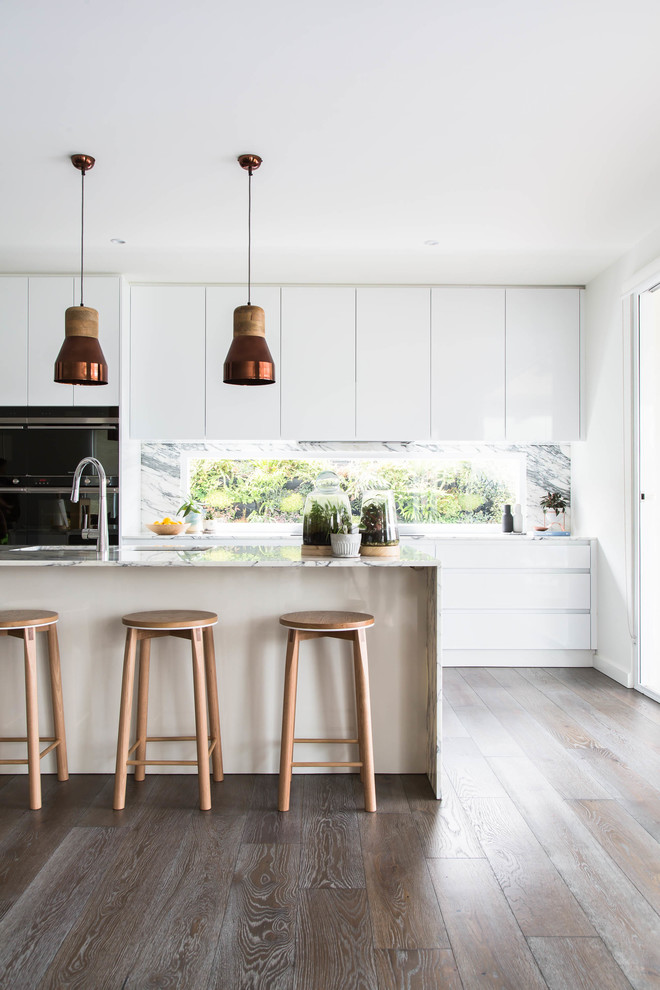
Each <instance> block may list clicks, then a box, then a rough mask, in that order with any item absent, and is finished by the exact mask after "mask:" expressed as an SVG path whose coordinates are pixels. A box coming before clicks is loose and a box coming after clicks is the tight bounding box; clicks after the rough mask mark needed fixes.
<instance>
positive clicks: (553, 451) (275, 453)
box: [140, 440, 571, 529]
mask: <svg viewBox="0 0 660 990" xmlns="http://www.w3.org/2000/svg"><path fill="white" fill-rule="evenodd" d="M511 454H518V455H520V456H521V457H524V460H525V469H526V490H527V494H526V505H525V506H523V509H524V510H525V515H526V522H527V526H528V528H531V527H533V526H534V525H538V524H539V523H540V522H541V520H542V518H543V513H542V511H541V509H540V507H539V500H540V499H541V497H542V496H543V495H544V494H545V493H546V492H547V491H549V490H550V491H559V492H561V493H562V494H563V495H564V496H566V498H567V500H568V502H569V503H570V496H571V446H570V444H551V443H547V444H539V443H537V444H535V443H501V444H495V443H490V444H488V443H460V444H458V443H456V444H446V443H431V442H428V443H415V442H409V443H406V442H398V441H397V442H373V441H372V442H364V441H356V440H353V441H337V442H332V443H330V442H325V441H311V440H310V441H299V442H294V441H267V442H266V441H264V442H261V443H257V442H251V443H248V442H215V443H213V442H206V443H201V442H200V443H183V442H173V443H164V442H143V443H142V444H141V471H140V518H141V521H142V525H143V526H144V525H145V524H146V523H148V522H152V521H153V520H154V519H159V518H160V517H161V515H162V514H163V512H164V511H166V510H168V507H169V509H170V510H171V507H173V506H174V507H178V505H180V503H181V501H182V499H183V496H184V495H185V493H186V491H187V486H188V480H187V476H186V471H187V460H188V458H189V457H209V458H216V459H218V460H221V459H230V460H233V459H240V458H249V459H258V458H261V459H264V458H301V457H314V458H318V457H329V458H332V457H343V458H346V457H352V458H353V457H354V458H357V457H364V458H373V457H382V458H388V459H393V458H398V457H401V458H429V457H431V458H432V457H438V458H440V457H442V458H454V459H465V458H471V457H484V456H489V457H493V456H495V457H497V456H503V455H504V456H506V455H509V456H510V455H511ZM421 528H422V527H421V526H420V529H421ZM466 529H469V527H467V526H466Z"/></svg>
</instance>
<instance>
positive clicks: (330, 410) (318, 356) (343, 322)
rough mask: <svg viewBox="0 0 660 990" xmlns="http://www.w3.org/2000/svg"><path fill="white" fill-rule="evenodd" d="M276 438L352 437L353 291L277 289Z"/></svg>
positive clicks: (353, 389)
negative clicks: (278, 373)
mask: <svg viewBox="0 0 660 990" xmlns="http://www.w3.org/2000/svg"><path fill="white" fill-rule="evenodd" d="M281 380H282V436H283V437H284V438H285V439H287V440H353V439H354V438H355V289H343V288H318V289H317V288H284V289H282V370H281Z"/></svg>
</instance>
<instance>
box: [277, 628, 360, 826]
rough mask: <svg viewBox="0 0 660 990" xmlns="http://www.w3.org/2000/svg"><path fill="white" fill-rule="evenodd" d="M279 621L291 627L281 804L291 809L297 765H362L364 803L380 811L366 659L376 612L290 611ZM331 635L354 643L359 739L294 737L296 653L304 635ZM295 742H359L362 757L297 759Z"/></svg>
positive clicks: (287, 653) (286, 683) (282, 756)
mask: <svg viewBox="0 0 660 990" xmlns="http://www.w3.org/2000/svg"><path fill="white" fill-rule="evenodd" d="M280 624H281V625H283V626H286V627H287V628H288V630H289V636H288V642H287V651H286V673H285V676H284V704H283V710H282V749H281V754H280V784H279V799H278V808H279V810H280V811H288V810H289V797H290V793H291V772H292V768H293V767H360V777H361V779H362V784H363V786H364V806H365V809H366V810H367V811H375V810H376V784H375V780H374V754H373V743H372V739H371V703H370V700H369V666H368V663H367V635H366V630H367V629H369V628H370V627H371V626H373V624H374V617H373V615H368V614H367V613H366V612H288V613H287V614H286V615H281V616H280ZM322 636H330V637H332V638H334V639H347V640H349V641H350V642H352V644H353V667H354V671H355V703H356V711H357V739H296V738H294V733H295V722H296V690H297V686H298V653H299V650H300V642H301V640H303V639H320V638H321V637H322ZM294 743H356V744H357V746H358V748H359V757H360V758H359V760H352V761H344V762H325V763H308V762H304V763H298V762H294V760H293V745H294Z"/></svg>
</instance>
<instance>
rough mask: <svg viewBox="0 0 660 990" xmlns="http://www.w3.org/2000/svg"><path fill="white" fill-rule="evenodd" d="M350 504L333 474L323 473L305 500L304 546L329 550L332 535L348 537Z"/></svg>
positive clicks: (337, 478) (331, 472)
mask: <svg viewBox="0 0 660 990" xmlns="http://www.w3.org/2000/svg"><path fill="white" fill-rule="evenodd" d="M350 531H351V503H350V502H349V501H348V496H347V495H346V493H345V492H343V491H342V490H341V488H340V483H339V477H338V475H336V474H335V472H334V471H323V472H322V473H321V474H320V475H319V476H318V478H317V479H316V487H315V488H314V491H312V492H310V493H309V495H308V496H307V498H306V499H305V508H304V510H303V546H328V547H329V546H330V534H331V533H350Z"/></svg>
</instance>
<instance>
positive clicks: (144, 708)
mask: <svg viewBox="0 0 660 990" xmlns="http://www.w3.org/2000/svg"><path fill="white" fill-rule="evenodd" d="M150 660H151V640H150V639H141V640H140V673H139V675H138V706H137V722H136V726H135V728H136V735H137V738H138V740H139V741H140V745H139V746H138V748H137V749H136V751H135V759H136V760H146V758H147V743H146V738H147V713H148V710H149V662H150ZM145 770H146V767H143V766H142V767H140V766H137V767H136V768H135V780H137V781H139V780H144V775H145Z"/></svg>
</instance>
